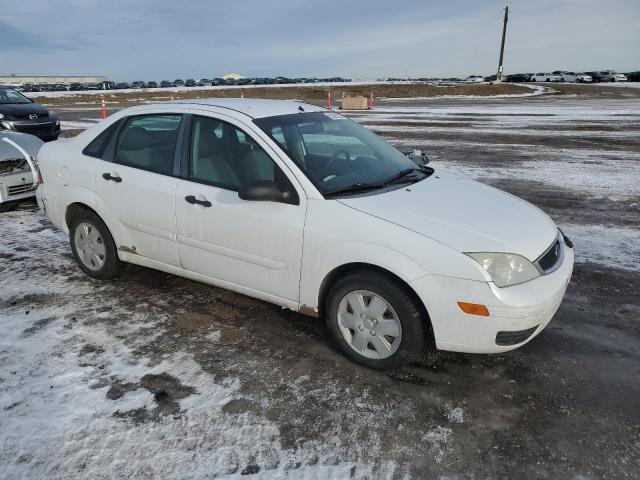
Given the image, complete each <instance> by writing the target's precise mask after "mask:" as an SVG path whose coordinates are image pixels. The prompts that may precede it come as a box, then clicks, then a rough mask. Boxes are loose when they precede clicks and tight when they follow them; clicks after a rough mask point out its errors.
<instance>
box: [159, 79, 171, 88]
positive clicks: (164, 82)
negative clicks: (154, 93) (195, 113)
mask: <svg viewBox="0 0 640 480" xmlns="http://www.w3.org/2000/svg"><path fill="white" fill-rule="evenodd" d="M173 86H174V84H173V83H171V82H170V81H169V80H162V81H161V82H160V87H161V88H169V87H173Z"/></svg>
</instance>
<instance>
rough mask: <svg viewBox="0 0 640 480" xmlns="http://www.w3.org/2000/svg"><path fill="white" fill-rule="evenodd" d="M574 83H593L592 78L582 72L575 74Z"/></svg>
mask: <svg viewBox="0 0 640 480" xmlns="http://www.w3.org/2000/svg"><path fill="white" fill-rule="evenodd" d="M576 83H593V77H592V76H591V75H587V74H586V73H584V72H578V73H576Z"/></svg>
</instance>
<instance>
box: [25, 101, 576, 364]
mask: <svg viewBox="0 0 640 480" xmlns="http://www.w3.org/2000/svg"><path fill="white" fill-rule="evenodd" d="M282 132H287V134H286V135H283V133H282ZM416 158H418V159H420V158H422V155H416ZM38 160H39V168H40V173H41V176H42V183H41V184H40V185H39V187H38V190H37V197H38V202H39V205H40V207H41V208H42V209H43V210H44V211H45V212H46V214H47V215H48V217H49V218H50V219H51V221H52V222H53V224H54V225H56V226H57V227H58V228H60V229H62V230H63V231H64V232H66V233H68V234H69V238H70V244H71V251H72V253H73V256H74V258H75V259H76V261H77V262H78V265H79V267H80V268H81V269H82V270H83V271H84V272H85V273H87V274H88V275H90V276H92V277H94V278H98V279H108V278H112V277H114V276H116V275H117V274H119V273H120V272H121V270H122V266H123V263H124V262H128V263H134V264H138V265H144V266H146V267H150V268H155V269H158V270H162V271H164V272H169V273H172V274H176V275H180V276H183V277H187V278H190V279H193V280H197V281H200V282H204V283H208V284H211V285H216V286H219V287H222V288H226V289H229V290H233V291H236V292H239V293H241V294H245V295H249V296H253V297H256V298H260V299H262V300H265V301H267V302H271V303H274V304H277V305H280V306H282V307H285V308H289V309H292V310H296V311H299V312H301V313H303V314H307V315H311V316H316V317H322V318H323V319H324V320H325V321H326V322H327V326H328V330H329V332H330V333H331V335H332V337H333V338H334V340H335V342H336V344H337V346H338V347H339V349H340V350H341V351H342V352H343V353H344V354H345V355H347V356H348V357H350V358H351V359H353V360H355V361H357V362H359V363H362V364H364V365H367V366H369V367H373V368H395V367H399V366H401V365H403V364H405V363H407V362H410V361H411V360H412V359H414V358H416V356H417V355H418V354H419V353H420V352H421V351H422V349H423V347H424V344H425V338H428V337H431V338H432V339H433V340H434V341H435V345H436V347H437V348H439V349H442V350H452V351H460V352H475V353H495V352H505V351H507V350H512V349H514V348H517V347H519V346H521V345H523V344H525V343H526V342H528V341H530V340H531V339H532V338H533V337H535V336H536V335H537V334H538V333H540V332H541V331H542V329H543V328H544V327H545V326H546V325H547V324H548V322H549V321H550V320H551V318H552V317H553V315H554V313H555V311H556V310H557V308H558V306H559V305H560V302H561V301H562V298H563V295H564V292H565V288H566V286H567V283H568V281H569V279H570V276H571V272H572V267H573V258H574V255H573V250H572V248H571V246H572V245H571V242H570V241H569V240H568V239H567V238H566V237H565V236H564V235H563V234H562V233H561V232H560V231H559V230H558V227H557V226H556V225H555V224H554V222H553V221H552V220H551V219H550V218H549V217H548V216H547V215H545V214H544V213H543V212H542V211H541V210H539V209H538V208H536V207H534V206H533V205H530V204H529V203H527V202H525V201H524V200H520V199H518V198H515V197H513V196H511V195H508V194H505V193H504V192H501V191H500V190H497V189H494V188H492V187H490V186H487V185H484V184H481V183H478V182H475V181H472V180H466V179H461V178H458V177H455V176H453V175H450V174H448V173H447V172H445V171H439V172H437V174H436V173H435V171H434V169H432V168H430V167H429V166H428V165H424V164H421V165H420V166H418V165H416V163H417V162H416V163H414V162H413V161H412V160H410V159H409V158H407V157H406V156H404V155H403V154H402V153H400V152H399V151H398V150H396V149H395V148H394V147H393V146H391V145H390V144H388V143H386V142H385V141H384V140H382V139H380V138H379V137H377V136H376V135H375V134H373V133H372V132H371V131H370V130H368V129H366V128H365V127H363V126H361V125H360V124H358V123H357V122H355V121H353V120H350V119H348V118H346V117H344V116H342V115H340V114H338V113H336V112H332V111H329V110H326V109H323V108H321V107H317V106H314V105H310V104H306V103H300V102H295V101H282V100H255V99H206V100H204V99H203V100H200V99H199V100H187V101H176V102H170V103H163V104H155V105H153V104H150V105H140V106H137V107H131V108H127V109H124V110H120V111H119V112H117V113H115V114H113V115H112V116H110V117H109V118H108V119H107V120H106V121H103V122H100V123H99V124H97V125H96V126H94V127H91V128H90V129H88V130H86V131H85V132H83V133H81V134H80V135H78V136H76V137H74V138H72V139H69V140H67V141H65V142H53V143H49V144H46V145H44V146H43V147H42V149H41V150H40V152H39V154H38ZM423 163H424V162H423ZM61 176H62V178H64V179H65V181H64V182H62V181H60V180H59V179H60V178H61ZM436 204H437V205H438V208H435V209H425V208H424V206H425V205H436ZM132 205H135V208H131V206H132ZM516 227H517V228H516ZM255 328H258V329H259V328H260V325H259V324H258V323H257V324H256V326H255Z"/></svg>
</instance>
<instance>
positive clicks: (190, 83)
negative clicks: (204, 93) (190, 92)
mask: <svg viewBox="0 0 640 480" xmlns="http://www.w3.org/2000/svg"><path fill="white" fill-rule="evenodd" d="M184 86H185V87H195V86H196V81H195V80H194V79H193V78H187V80H186V81H185V82H184Z"/></svg>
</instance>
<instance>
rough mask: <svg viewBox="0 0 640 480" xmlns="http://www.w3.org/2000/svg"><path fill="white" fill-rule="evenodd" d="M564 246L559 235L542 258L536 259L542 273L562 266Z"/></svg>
mask: <svg viewBox="0 0 640 480" xmlns="http://www.w3.org/2000/svg"><path fill="white" fill-rule="evenodd" d="M562 248H563V247H562V242H561V240H560V237H558V238H556V241H555V242H553V243H552V244H551V246H550V247H549V248H548V249H547V251H546V252H544V253H543V254H542V255H540V258H538V260H536V262H535V263H536V265H538V267H539V269H540V270H541V272H540V273H551V272H552V271H554V270H555V269H556V268H557V267H559V266H560V263H561V262H562V255H563V250H562Z"/></svg>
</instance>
